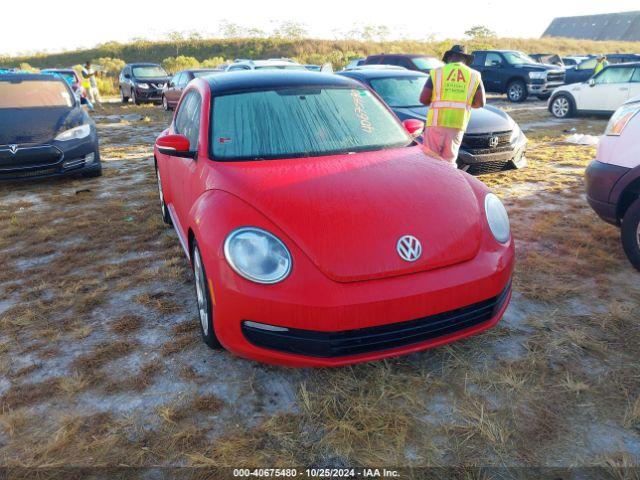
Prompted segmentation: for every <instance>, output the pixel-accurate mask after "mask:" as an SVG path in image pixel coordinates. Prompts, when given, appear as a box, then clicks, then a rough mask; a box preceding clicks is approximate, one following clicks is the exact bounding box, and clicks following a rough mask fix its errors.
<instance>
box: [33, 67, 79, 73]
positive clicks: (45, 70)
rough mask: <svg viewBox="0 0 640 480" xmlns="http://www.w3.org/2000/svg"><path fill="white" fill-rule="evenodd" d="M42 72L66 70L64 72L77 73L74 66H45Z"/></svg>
mask: <svg viewBox="0 0 640 480" xmlns="http://www.w3.org/2000/svg"><path fill="white" fill-rule="evenodd" d="M40 71H41V72H64V73H67V72H68V73H71V72H73V73H77V72H76V71H75V70H74V69H73V68H43V69H42V70H40Z"/></svg>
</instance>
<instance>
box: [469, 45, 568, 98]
mask: <svg viewBox="0 0 640 480" xmlns="http://www.w3.org/2000/svg"><path fill="white" fill-rule="evenodd" d="M473 55H474V57H473V63H472V64H471V67H472V68H474V69H475V70H478V71H479V72H480V74H481V75H482V81H483V83H484V88H485V90H486V91H487V92H493V93H506V94H507V98H508V99H509V101H511V102H524V101H525V100H526V99H527V97H528V96H529V95H536V96H537V97H538V98H539V99H541V100H546V99H548V98H549V97H550V96H551V92H552V91H553V89H554V88H556V87H559V86H560V85H563V84H564V75H565V74H564V69H563V68H560V67H557V66H555V65H545V64H541V63H537V62H536V61H535V60H533V59H532V58H530V57H529V56H528V55H525V54H524V53H522V52H518V51H514V50H476V51H475V52H473Z"/></svg>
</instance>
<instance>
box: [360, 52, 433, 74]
mask: <svg viewBox="0 0 640 480" xmlns="http://www.w3.org/2000/svg"><path fill="white" fill-rule="evenodd" d="M362 64H363V65H397V66H399V67H404V68H406V69H407V70H417V71H420V72H424V73H429V72H430V71H431V70H432V69H434V68H438V67H441V66H442V65H444V63H443V62H442V61H441V60H439V59H437V58H435V57H431V56H429V55H417V54H386V53H383V54H380V55H369V56H368V57H367V58H366V59H365V60H364V62H363V63H362Z"/></svg>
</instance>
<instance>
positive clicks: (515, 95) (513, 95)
mask: <svg viewBox="0 0 640 480" xmlns="http://www.w3.org/2000/svg"><path fill="white" fill-rule="evenodd" d="M523 94H524V91H523V90H522V85H520V84H519V83H516V84H515V85H511V87H509V98H510V99H511V100H512V101H514V102H517V101H518V100H520V99H521V98H522V95H523Z"/></svg>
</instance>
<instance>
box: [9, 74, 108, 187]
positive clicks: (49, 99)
mask: <svg viewBox="0 0 640 480" xmlns="http://www.w3.org/2000/svg"><path fill="white" fill-rule="evenodd" d="M70 174H82V175H84V176H87V177H97V176H99V175H101V174H102V166H101V163H100V151H99V150H98V136H97V134H96V127H95V124H94V122H93V120H92V119H91V117H90V116H89V114H88V113H87V112H85V111H84V109H83V108H82V107H81V106H80V102H79V101H78V99H77V98H76V96H75V95H74V93H73V92H72V91H71V87H70V86H69V85H68V84H67V82H65V81H64V80H63V79H62V78H60V77H58V76H53V75H43V74H32V73H30V74H20V73H9V74H2V75H0V179H1V180H8V179H24V178H30V179H31V178H37V177H52V176H60V175H70Z"/></svg>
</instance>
